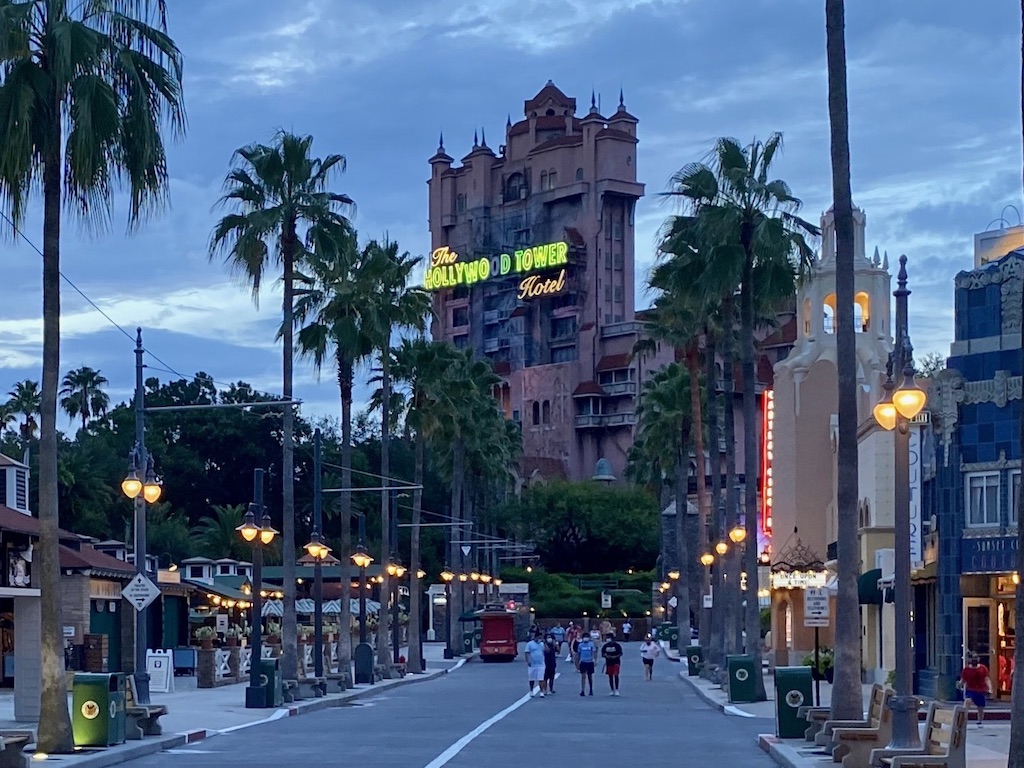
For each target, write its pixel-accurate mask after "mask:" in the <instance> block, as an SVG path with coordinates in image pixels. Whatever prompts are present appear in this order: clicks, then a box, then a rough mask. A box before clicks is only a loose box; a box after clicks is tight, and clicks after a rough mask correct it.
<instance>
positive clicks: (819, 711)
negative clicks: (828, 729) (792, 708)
mask: <svg viewBox="0 0 1024 768" xmlns="http://www.w3.org/2000/svg"><path fill="white" fill-rule="evenodd" d="M831 715H832V710H831V709H830V708H829V707H812V706H808V705H804V706H802V707H800V708H798V709H797V711H796V716H797V719H799V720H806V721H807V730H805V731H804V740H805V741H810V742H813V741H814V737H815V736H817V735H818V733H819V731H821V729H822V727H824V725H825V721H826V720H828V719H829V717H830V716H831Z"/></svg>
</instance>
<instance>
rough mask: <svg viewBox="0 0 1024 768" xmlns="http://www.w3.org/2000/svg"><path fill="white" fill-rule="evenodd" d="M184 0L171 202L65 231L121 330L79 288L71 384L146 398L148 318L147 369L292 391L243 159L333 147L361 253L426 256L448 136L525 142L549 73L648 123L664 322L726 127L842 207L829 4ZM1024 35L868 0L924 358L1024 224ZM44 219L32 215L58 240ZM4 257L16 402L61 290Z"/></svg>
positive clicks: (66, 298) (943, 340)
mask: <svg viewBox="0 0 1024 768" xmlns="http://www.w3.org/2000/svg"><path fill="white" fill-rule="evenodd" d="M170 5H171V8H170V19H169V26H170V29H169V31H170V34H171V35H172V37H173V38H174V39H175V40H176V42H177V43H178V45H179V47H180V49H181V51H182V53H183V56H184V60H185V98H186V108H187V112H188V119H189V128H188V133H187V136H186V138H185V139H184V140H182V141H180V142H178V143H176V144H174V145H172V146H171V147H170V150H169V170H170V175H171V183H170V193H171V195H170V197H171V202H170V206H169V207H168V208H167V209H166V210H165V211H163V212H161V213H159V214H158V215H156V216H154V217H152V218H151V219H150V220H149V221H147V222H145V223H144V225H143V226H142V227H141V228H140V229H139V230H138V231H136V232H133V233H128V232H127V231H126V226H125V222H126V217H125V208H124V206H123V205H121V204H116V205H115V210H114V214H113V219H112V225H111V226H110V228H109V229H108V230H107V231H103V232H95V231H90V230H88V229H85V228H83V227H82V226H81V225H78V224H76V223H74V222H73V221H71V220H69V221H68V222H67V223H66V224H65V226H64V231H63V246H62V247H63V265H62V266H63V271H64V274H65V275H66V276H67V277H68V278H69V279H70V280H71V281H73V282H74V284H75V285H77V287H78V288H79V289H81V291H82V292H83V293H84V294H85V295H86V296H88V298H89V299H90V300H91V301H92V302H93V303H95V305H96V306H98V307H99V308H101V309H102V311H103V313H105V314H106V315H107V316H108V317H109V319H108V318H107V317H104V315H103V314H101V313H100V312H99V311H98V310H97V309H95V308H94V307H93V306H91V305H90V304H89V303H88V302H87V301H86V300H85V299H84V298H82V297H81V296H80V295H78V294H76V293H75V292H74V290H72V289H71V288H70V286H68V285H66V284H65V286H64V288H63V320H62V323H63V325H62V348H61V361H62V371H66V370H68V369H70V368H76V367H78V366H82V365H88V366H90V367H92V368H97V369H99V370H100V371H101V372H102V374H103V375H104V376H106V377H107V378H108V379H109V381H110V385H109V390H108V391H109V394H110V396H111V399H112V401H113V402H114V403H117V402H121V401H123V400H125V399H127V398H129V397H130V393H131V389H132V387H133V385H134V384H133V382H134V378H133V377H134V372H133V365H134V357H133V349H134V329H135V327H136V326H141V327H142V328H143V334H144V340H145V346H146V348H147V349H148V350H149V351H150V352H151V353H152V354H153V355H154V356H150V357H147V364H148V365H149V366H150V370H149V371H148V372H147V375H156V376H159V377H160V378H161V379H162V380H166V379H168V378H177V376H173V375H172V374H169V373H168V372H167V371H168V370H169V371H174V372H175V373H178V374H181V375H186V376H191V375H192V374H193V373H195V372H196V371H204V372H206V373H208V374H209V375H211V376H212V377H213V378H214V380H216V381H218V382H221V383H223V384H227V383H230V382H234V381H238V380H245V381H248V382H250V383H251V384H252V385H253V386H255V387H256V388H258V389H260V390H263V391H267V392H272V393H279V392H280V391H281V384H280V381H281V352H280V348H279V347H278V346H277V345H276V344H275V333H276V330H277V327H278V324H279V317H280V286H279V285H275V284H273V283H270V284H268V286H267V289H266V290H265V291H264V293H263V295H262V296H261V297H260V301H259V306H258V307H257V306H255V305H254V303H253V301H252V297H251V294H250V292H249V291H248V289H247V288H246V287H245V286H243V285H240V284H239V283H238V282H237V281H235V280H234V279H233V278H232V276H231V274H230V272H229V271H228V270H227V269H226V268H225V266H224V265H223V263H222V262H221V261H219V260H216V261H213V262H211V261H210V259H209V257H208V251H207V245H208V241H209V235H210V232H211V229H212V227H213V224H214V222H215V221H216V220H217V218H218V216H219V215H222V214H221V212H220V211H218V210H217V209H216V203H217V200H218V197H219V195H220V194H221V190H222V183H223V179H224V176H225V174H226V172H227V171H228V170H229V168H230V162H231V156H232V152H233V151H234V150H235V149H236V148H238V147H240V146H243V145H245V144H248V143H250V142H267V141H269V140H270V139H271V137H272V136H273V134H274V132H275V130H276V129H278V128H284V129H286V130H289V131H293V132H296V133H301V134H310V135H312V136H313V137H314V143H313V151H314V154H316V155H326V154H330V153H340V154H343V155H345V157H346V158H347V163H348V164H347V171H346V172H345V174H344V175H342V176H341V177H340V178H338V179H337V181H336V182H335V185H334V187H335V189H336V190H337V191H340V192H345V193H347V194H349V195H350V196H351V197H352V198H353V199H354V200H355V201H356V204H357V209H356V211H355V214H354V224H355V226H356V227H357V229H358V230H359V233H360V237H361V238H371V237H381V236H383V235H385V234H387V235H389V236H390V237H391V238H393V239H396V240H397V241H398V242H399V244H400V245H401V247H402V248H403V249H405V250H408V251H410V252H411V253H413V254H424V253H426V252H427V250H428V249H429V243H430V240H429V232H428V229H427V186H426V180H427V178H428V176H429V170H430V169H429V166H428V164H427V158H429V157H430V156H431V155H432V154H433V153H434V151H435V150H436V148H437V143H438V134H439V132H440V131H442V130H443V131H444V137H445V147H446V149H447V151H448V153H449V154H451V155H453V156H455V157H462V156H464V155H465V154H467V153H468V152H469V150H470V148H471V146H472V142H473V132H474V130H477V129H481V128H483V129H486V131H487V135H488V139H489V143H490V144H491V145H497V144H498V143H500V138H501V137H502V136H503V135H504V133H503V132H504V126H505V120H506V115H508V114H511V115H512V119H513V121H515V120H516V119H518V118H519V117H520V116H521V115H522V109H523V101H524V100H526V99H529V98H531V97H532V96H534V95H535V94H536V93H537V92H538V91H539V90H540V89H541V88H542V87H543V85H544V83H545V82H546V81H547V80H549V79H551V80H553V81H554V82H555V84H556V85H558V86H559V88H561V89H562V90H563V91H564V92H565V93H566V94H568V95H570V96H574V97H575V98H576V99H577V102H578V104H579V106H580V109H579V113H580V114H582V113H583V112H584V111H585V108H586V106H587V105H588V102H589V97H590V93H591V90H592V89H595V90H596V91H597V92H598V93H599V94H600V96H601V98H602V102H603V105H604V111H605V112H610V111H612V107H613V106H614V105H615V104H617V100H618V93H619V89H620V88H622V89H623V92H624V94H625V102H626V106H627V108H628V109H629V111H630V112H631V113H632V114H634V115H636V116H637V117H638V118H639V120H640V124H639V126H638V136H639V141H640V143H639V147H638V155H637V172H638V177H639V180H640V181H642V182H644V183H645V184H646V185H647V197H646V198H645V199H643V200H642V201H641V202H640V205H639V208H638V213H637V242H636V253H637V260H638V270H637V274H638V284H637V286H636V292H637V306H638V307H642V306H645V305H646V304H647V303H649V301H650V298H649V296H647V294H646V292H645V291H644V286H643V284H642V280H643V277H644V276H645V274H646V271H647V269H648V268H649V266H650V264H651V263H652V262H653V260H654V250H655V235H656V232H657V230H658V227H659V225H660V224H661V222H662V221H663V220H664V219H665V217H666V216H668V215H670V214H671V213H672V208H671V207H670V206H668V205H666V204H665V203H664V202H663V201H662V200H660V199H658V198H657V195H656V193H657V192H660V191H663V190H664V189H666V187H667V184H668V181H669V179H670V177H671V175H672V173H673V172H674V171H676V170H677V169H679V168H680V167H682V166H683V165H685V164H686V163H688V162H692V161H696V160H700V159H701V158H702V157H703V156H704V155H705V153H706V152H707V151H708V149H710V147H711V145H712V143H713V141H714V139H715V138H716V137H718V136H734V137H736V138H738V139H740V140H741V141H743V142H744V143H746V142H748V141H749V140H751V139H752V138H753V137H755V136H757V137H762V138H763V137H765V136H767V135H768V134H769V133H771V132H773V131H781V132H782V133H783V134H784V138H785V152H784V154H783V156H782V157H781V158H780V159H778V160H777V162H776V172H777V174H778V176H780V177H781V178H784V179H785V180H786V181H787V182H788V183H789V184H790V186H791V187H792V189H793V192H794V194H796V196H798V197H799V198H801V199H802V200H803V202H804V209H803V213H804V215H805V216H806V217H808V218H810V219H812V220H815V221H816V220H817V219H818V217H819V216H820V214H821V212H822V211H824V210H825V209H826V208H828V206H829V205H830V202H831V200H830V198H831V192H830V190H831V170H830V163H829V143H828V140H829V133H828V113H827V87H826V86H827V84H826V70H825V23H824V2H823V0H514V1H513V0H445V2H444V3H436V2H433V3H428V2H426V0H388V1H387V2H386V3H381V2H379V0H346V2H344V3H341V2H338V0H289V2H287V3H282V2H280V1H279V0H217V2H210V3H199V2H181V3H171V4H170ZM442 7H443V8H444V9H445V11H446V13H444V14H442V12H441V10H440V9H441V8H442ZM186 9H187V10H186ZM1020 25H1021V19H1020V15H1019V10H1018V9H1017V7H1016V6H1015V5H1014V4H1012V3H1008V2H992V1H991V0H985V1H984V2H979V3H962V2H958V1H957V0H904V2H901V3H891V2H886V1H885V0H857V2H850V3H847V41H846V44H847V55H848V60H849V88H850V105H849V106H850V142H851V154H852V175H853V196H854V201H855V203H856V205H858V206H859V207H861V208H862V209H864V211H865V213H866V215H867V236H866V241H867V244H868V252H869V253H870V252H871V251H873V249H874V246H876V245H877V246H878V247H879V248H880V249H881V250H883V251H888V253H889V256H890V260H891V261H893V262H894V261H895V257H896V256H897V255H899V254H901V253H905V254H907V256H908V258H909V265H908V266H909V270H910V287H911V289H912V290H913V295H912V297H911V299H910V330H911V335H912V337H913V341H914V345H915V349H916V351H917V353H918V354H924V353H926V352H931V351H939V352H943V353H948V350H949V343H950V342H951V341H952V335H953V322H952V315H953V277H954V276H955V274H956V273H957V272H959V271H960V270H963V269H969V268H971V266H972V261H973V258H972V249H973V236H974V234H975V233H977V232H981V231H984V230H986V229H992V228H997V227H998V226H999V222H998V220H999V219H1000V218H1003V219H1005V220H1006V221H1008V222H1009V224H1011V225H1016V224H1017V223H1019V213H1018V211H1019V210H1020V207H1021V204H1020V200H1021V159H1020V147H1021V125H1020V118H1021V113H1020V71H1021V64H1020ZM118 202H121V201H118ZM1006 206H1015V208H1007V207H1006ZM39 207H40V206H39V203H38V201H37V202H36V205H35V206H34V210H32V211H31V212H30V214H29V216H28V218H27V220H26V222H25V225H24V233H25V235H26V236H27V237H28V238H29V240H31V241H32V243H34V244H36V245H38V244H40V243H41V234H42V225H41V217H40V215H39ZM993 222H995V223H993ZM5 234H8V235H9V234H10V233H9V231H7V232H6V233H5ZM0 260H2V261H0V263H2V264H3V276H4V279H3V283H2V284H3V288H4V298H3V301H2V303H0V393H2V392H5V391H7V390H8V389H9V388H11V387H12V386H13V385H14V383H15V382H16V381H19V380H22V379H25V378H31V379H35V380H38V379H39V376H40V370H41V340H42V321H41V306H42V297H41V259H40V257H39V254H38V253H37V252H36V251H35V250H34V248H33V247H32V246H31V245H29V244H28V243H26V242H25V241H24V240H21V239H18V240H11V239H10V238H8V239H6V240H3V241H0ZM115 324H116V326H120V328H121V329H124V330H125V331H127V334H126V333H124V332H123V331H122V330H119V329H118V327H116V326H115ZM162 369H166V370H162ZM362 391H363V392H364V393H365V391H366V390H365V388H364V389H363V390H362ZM295 392H296V397H298V398H301V399H302V400H303V401H304V405H303V413H304V414H307V415H310V414H311V415H335V414H337V413H338V410H339V406H338V395H337V386H336V384H335V379H334V376H333V371H330V370H324V371H323V373H322V375H318V374H317V372H316V371H315V370H313V368H312V367H311V366H310V365H309V364H307V363H304V362H300V363H299V364H298V365H297V368H296V378H295Z"/></svg>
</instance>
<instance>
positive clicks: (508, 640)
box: [479, 606, 519, 661]
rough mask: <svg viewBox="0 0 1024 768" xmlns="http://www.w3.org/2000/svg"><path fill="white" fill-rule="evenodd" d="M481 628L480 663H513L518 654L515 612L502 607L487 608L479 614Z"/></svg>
mask: <svg viewBox="0 0 1024 768" xmlns="http://www.w3.org/2000/svg"><path fill="white" fill-rule="evenodd" d="M479 621H480V626H481V628H482V632H481V639H480V659H481V660H482V661H514V660H515V658H516V656H517V655H518V653H519V646H518V645H517V644H516V612H515V611H510V610H508V609H507V608H505V607H504V606H495V607H490V606H488V607H487V608H485V609H484V610H483V611H481V612H480V614H479Z"/></svg>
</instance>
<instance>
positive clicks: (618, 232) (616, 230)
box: [612, 221, 622, 240]
mask: <svg viewBox="0 0 1024 768" xmlns="http://www.w3.org/2000/svg"><path fill="white" fill-rule="evenodd" d="M612 239H613V240H621V239H622V222H621V221H616V222H615V223H614V224H612Z"/></svg>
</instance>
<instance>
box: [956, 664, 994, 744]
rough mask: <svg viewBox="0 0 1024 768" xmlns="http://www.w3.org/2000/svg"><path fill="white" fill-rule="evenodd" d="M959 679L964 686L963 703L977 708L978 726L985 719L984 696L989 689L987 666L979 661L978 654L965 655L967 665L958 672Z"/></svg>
mask: <svg viewBox="0 0 1024 768" xmlns="http://www.w3.org/2000/svg"><path fill="white" fill-rule="evenodd" d="M960 681H961V682H962V683H963V688H964V703H965V704H967V705H968V707H969V705H970V704H974V706H976V707H977V708H978V727H979V728H980V727H981V722H982V720H984V719H985V697H986V695H987V694H988V691H989V686H990V682H989V678H988V667H986V666H985V665H984V664H981V663H979V660H978V654H976V653H971V654H969V655H968V657H967V666H966V667H964V670H963V672H961V673H960Z"/></svg>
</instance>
